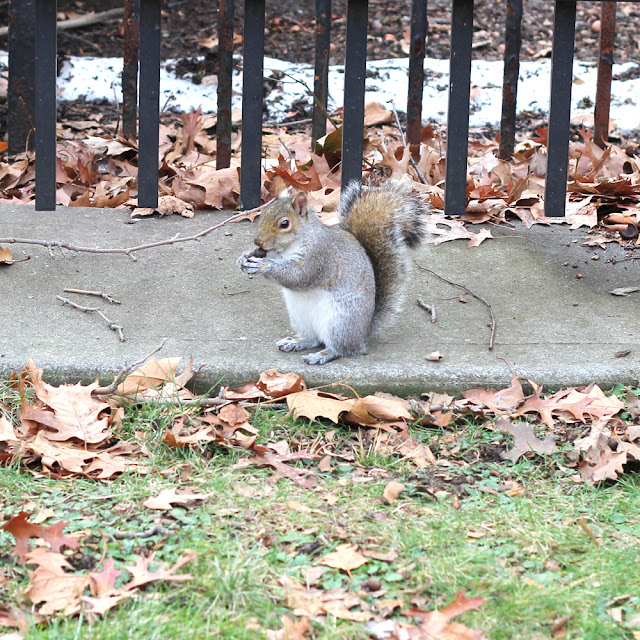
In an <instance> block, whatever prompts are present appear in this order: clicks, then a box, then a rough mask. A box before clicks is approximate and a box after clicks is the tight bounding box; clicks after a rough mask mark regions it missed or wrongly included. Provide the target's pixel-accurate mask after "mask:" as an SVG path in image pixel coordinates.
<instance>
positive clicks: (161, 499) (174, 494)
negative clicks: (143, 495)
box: [142, 487, 207, 511]
mask: <svg viewBox="0 0 640 640" xmlns="http://www.w3.org/2000/svg"><path fill="white" fill-rule="evenodd" d="M178 491H179V489H178V488H177V487H172V488H171V489H165V490H164V491H161V492H160V493H159V494H158V495H157V496H155V497H152V498H147V499H146V500H145V501H144V502H143V503H142V505H143V506H144V507H147V509H156V510H158V511H169V510H171V509H173V507H174V505H176V504H179V505H183V506H191V505H193V504H195V503H196V502H198V501H199V500H206V499H207V496H206V495H204V494H201V493H190V492H188V491H185V492H183V493H178Z"/></svg>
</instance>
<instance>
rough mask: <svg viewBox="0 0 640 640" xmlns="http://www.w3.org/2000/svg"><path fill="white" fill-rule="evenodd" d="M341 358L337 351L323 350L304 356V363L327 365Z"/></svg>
mask: <svg viewBox="0 0 640 640" xmlns="http://www.w3.org/2000/svg"><path fill="white" fill-rule="evenodd" d="M339 357H340V354H339V353H338V352H337V351H332V350H331V349H323V350H322V351H316V352H315V353H310V354H309V355H308V356H304V358H302V361H303V362H304V363H305V364H326V363H327V362H331V360H335V359H336V358H339Z"/></svg>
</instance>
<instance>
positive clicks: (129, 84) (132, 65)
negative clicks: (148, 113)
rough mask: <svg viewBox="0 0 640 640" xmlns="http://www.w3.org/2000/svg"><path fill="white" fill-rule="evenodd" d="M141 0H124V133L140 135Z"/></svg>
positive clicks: (133, 136) (132, 135) (133, 135)
mask: <svg viewBox="0 0 640 640" xmlns="http://www.w3.org/2000/svg"><path fill="white" fill-rule="evenodd" d="M139 18H140V2H139V0H124V64H123V67H122V133H123V135H124V137H125V138H133V139H135V138H136V136H137V135H138V62H139V58H140V55H139V54H140V49H139V47H138V40H139V38H140V22H139Z"/></svg>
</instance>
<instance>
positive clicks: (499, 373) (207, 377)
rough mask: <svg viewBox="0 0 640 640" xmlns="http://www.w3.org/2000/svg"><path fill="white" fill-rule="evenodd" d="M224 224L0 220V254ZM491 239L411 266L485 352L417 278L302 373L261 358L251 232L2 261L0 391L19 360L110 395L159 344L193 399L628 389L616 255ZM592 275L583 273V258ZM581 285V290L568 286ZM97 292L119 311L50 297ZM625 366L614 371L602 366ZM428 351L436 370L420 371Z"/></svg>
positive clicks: (272, 298)
mask: <svg viewBox="0 0 640 640" xmlns="http://www.w3.org/2000/svg"><path fill="white" fill-rule="evenodd" d="M227 215H228V214H218V213H202V214H199V215H197V216H196V217H195V218H194V219H192V220H186V219H180V218H178V217H171V218H163V219H158V218H152V219H144V220H141V221H138V222H136V223H135V224H129V214H128V212H126V211H119V210H95V209H81V208H77V209H76V208H72V209H63V208H59V209H58V211H56V212H55V213H46V212H38V213H36V212H34V210H33V208H32V207H25V206H11V205H2V206H0V238H6V237H20V238H35V239H44V240H64V241H69V242H73V243H76V244H79V245H82V246H91V247H96V246H100V247H112V248H123V247H129V246H135V245H138V244H143V243H146V242H151V241H156V240H162V239H166V238H171V237H173V236H174V235H175V234H180V235H182V236H188V235H192V234H194V233H196V232H198V231H200V230H203V229H205V228H208V227H210V226H212V225H213V224H215V223H216V222H217V221H221V220H223V219H224V218H225V217H227ZM493 233H494V235H495V236H500V238H499V239H496V240H489V241H486V242H485V243H483V244H482V245H481V246H480V247H478V248H476V249H467V248H466V247H465V243H464V242H461V241H456V242H447V243H444V244H442V245H439V246H432V245H428V246H426V247H424V248H423V249H421V250H420V251H418V252H416V253H415V258H416V259H417V261H418V262H420V263H421V264H423V265H425V266H428V267H429V268H431V269H433V270H434V271H436V272H437V273H439V274H440V275H442V276H444V277H446V278H448V279H450V280H452V281H454V282H458V283H462V284H464V285H466V286H467V287H469V288H470V289H471V290H472V291H474V292H475V293H477V294H478V295H479V296H481V297H482V298H484V299H485V300H486V301H487V302H488V303H489V304H491V306H492V308H493V312H494V314H495V317H496V320H497V334H496V343H495V349H494V351H493V352H490V351H489V350H488V348H487V346H488V341H489V328H488V326H487V324H488V322H489V314H488V310H487V308H486V307H485V306H484V305H483V304H481V303H480V302H478V301H477V300H475V299H473V298H472V297H471V296H468V295H467V296H466V300H467V302H466V304H462V303H460V302H459V301H458V299H457V296H459V294H460V293H461V291H460V290H458V289H456V288H453V287H451V286H450V285H448V284H446V283H444V282H441V281H440V280H438V279H437V278H435V277H433V276H432V275H430V274H428V273H426V272H423V271H419V270H418V269H415V270H414V273H413V278H412V282H411V285H410V290H409V293H408V296H407V301H406V304H405V308H404V311H403V313H402V315H401V316H400V318H399V319H398V322H397V324H396V326H395V327H394V328H393V329H391V330H390V331H388V333H387V334H386V335H385V336H384V337H383V339H378V340H375V341H373V342H372V344H371V345H370V349H369V353H368V355H366V356H360V357H356V358H348V359H340V360H337V361H335V362H332V363H330V364H327V365H324V366H322V367H311V366H308V365H304V364H303V363H302V361H301V356H300V354H295V353H281V352H280V351H278V350H277V349H276V348H275V346H274V343H275V341H276V340H277V339H279V338H281V337H283V336H284V335H287V334H288V333H289V326H288V320H287V315H286V310H285V308H284V303H283V301H282V298H281V296H280V294H279V293H278V291H277V289H276V287H274V286H273V285H272V284H270V283H268V282H266V281H265V280H264V279H263V278H261V277H255V278H252V279H250V278H249V277H248V276H246V275H245V274H244V273H242V272H241V271H240V269H239V268H238V267H237V266H236V258H237V256H238V255H239V254H240V253H241V252H242V251H244V250H245V249H247V248H249V247H251V246H252V239H253V225H252V224H251V223H249V222H242V223H236V224H229V225H226V226H224V227H223V228H221V229H219V230H217V231H214V232H212V233H211V234H209V235H207V236H205V237H204V238H202V239H201V240H200V241H199V242H187V243H181V244H174V245H170V246H164V247H158V248H154V249H151V250H146V251H141V252H139V253H138V254H137V258H138V259H137V261H135V262H134V261H133V260H132V259H131V258H129V257H127V256H125V255H104V254H103V255H99V254H91V253H74V252H69V251H64V252H61V251H60V250H54V251H53V253H52V254H50V253H49V251H48V250H47V249H46V248H44V247H40V246H27V245H18V244H16V245H13V246H12V247H11V249H12V251H13V253H14V257H16V258H20V257H21V256H22V255H23V254H26V255H31V260H29V261H28V262H24V263H20V264H14V265H12V266H10V267H6V266H5V267H0V292H1V300H2V304H1V305H0V375H2V376H6V375H8V374H9V373H10V372H11V371H12V370H17V369H21V368H22V367H23V366H24V365H25V363H26V362H27V361H28V360H29V358H32V359H33V360H34V361H35V363H36V364H37V365H38V366H39V367H44V369H45V377H46V378H47V379H49V380H53V381H57V382H59V381H63V380H65V381H71V382H75V381H77V380H79V379H82V380H84V381H89V380H91V379H93V378H95V377H96V376H99V377H100V378H101V379H102V380H103V381H107V380H109V379H111V377H112V376H113V374H114V373H116V372H118V371H119V370H120V369H121V368H122V366H123V365H124V364H125V363H127V364H130V363H133V362H135V361H137V360H139V359H140V358H142V357H143V356H144V355H146V354H147V353H148V352H150V351H151V350H152V349H153V348H154V347H156V346H157V345H158V344H159V342H160V339H161V338H163V337H166V338H167V339H168V340H167V343H166V346H165V348H164V349H163V351H162V352H161V354H160V355H162V356H170V355H179V356H184V357H185V362H186V359H187V358H188V357H189V356H193V358H194V360H195V363H196V368H197V367H198V366H200V365H203V366H202V369H201V370H200V371H199V374H198V385H199V387H200V388H201V389H203V388H208V387H216V386H217V385H219V384H220V383H221V382H223V383H224V384H230V385H236V384H240V383H243V382H245V381H247V380H251V379H254V380H255V379H256V376H257V375H258V374H259V373H260V372H261V371H263V370H265V369H269V368H273V367H276V368H278V369H279V370H280V371H296V372H300V373H304V375H305V379H306V381H307V383H308V384H309V385H314V386H315V385H321V384H326V383H330V382H334V381H336V380H341V379H343V378H350V380H349V383H350V384H352V385H353V386H355V387H356V388H358V389H360V390H363V391H364V390H371V389H380V390H386V391H390V392H396V393H400V394H415V393H420V392H424V391H428V390H447V391H461V390H465V389H468V388H471V387H474V386H480V385H482V386H496V385H498V386H499V385H506V384H508V382H509V380H510V378H511V372H510V370H509V367H511V368H513V370H515V372H516V373H517V374H518V375H519V376H523V377H526V378H529V379H531V380H533V381H535V382H536V383H538V384H544V385H545V386H546V387H548V388H551V387H560V386H565V385H579V384H587V383H589V382H597V383H598V384H601V385H604V386H611V385H613V384H615V383H616V382H633V381H634V380H637V377H638V375H639V374H640V331H639V330H638V329H639V327H640V293H635V294H632V295H631V296H630V297H616V296H613V295H611V294H610V293H609V291H610V290H611V289H614V288H616V287H628V286H634V285H638V286H640V271H639V270H640V264H638V263H637V262H634V261H626V262H620V263H617V264H611V263H610V262H608V259H609V258H614V257H616V258H621V257H623V256H624V252H623V251H622V250H621V249H620V248H619V247H617V246H613V245H612V246H609V247H608V248H607V250H606V251H603V250H601V249H593V248H587V247H584V246H582V242H583V241H584V239H585V232H584V231H580V230H578V231H573V232H571V231H569V230H568V228H567V227H566V226H565V225H554V226H552V227H543V226H538V227H534V228H533V229H531V230H526V229H524V228H522V227H516V228H514V229H509V228H507V227H503V228H500V229H495V230H494V231H493ZM598 254H599V255H600V259H599V260H593V259H592V257H593V256H594V255H598ZM577 274H581V275H582V276H583V277H582V278H576V275H577ZM69 287H71V288H77V289H90V290H101V291H105V292H107V293H110V294H111V295H113V296H114V297H115V298H117V299H118V300H120V301H121V302H122V304H121V305H119V306H118V305H110V304H108V303H107V302H105V301H103V300H99V299H96V298H91V297H88V296H78V295H73V294H64V293H63V290H64V289H65V288H69ZM56 294H59V295H65V296H68V297H70V298H72V299H74V300H76V301H77V302H79V303H80V304H83V305H85V306H100V307H102V308H103V309H104V311H105V312H106V314H107V315H108V316H109V317H110V318H111V319H112V320H113V321H114V322H116V323H117V324H121V325H123V326H124V333H125V336H126V342H124V343H121V342H119V340H118V338H117V336H116V334H115V333H113V332H112V331H109V329H108V328H107V326H106V324H104V323H103V322H102V321H101V320H100V319H99V318H98V317H97V316H96V315H95V314H83V313H81V312H79V311H77V310H75V309H72V308H70V307H68V306H62V305H61V304H60V303H59V302H57V301H56V297H55V296H56ZM417 297H421V298H423V299H424V300H425V302H427V303H428V304H434V305H435V306H436V310H437V322H436V323H435V324H432V323H431V322H430V321H429V318H428V316H427V314H426V312H425V311H424V310H422V309H421V308H419V307H418V306H417V305H416V304H415V300H416V298H417ZM622 350H631V353H630V355H628V356H627V357H623V358H619V357H615V354H616V352H619V351H622ZM433 351H441V352H442V353H443V354H444V359H443V360H442V361H440V362H429V361H427V360H426V356H427V355H428V354H429V353H431V352H433Z"/></svg>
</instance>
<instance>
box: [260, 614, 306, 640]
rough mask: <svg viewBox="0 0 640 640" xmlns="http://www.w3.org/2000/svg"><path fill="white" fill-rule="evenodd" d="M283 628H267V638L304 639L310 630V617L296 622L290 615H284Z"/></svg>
mask: <svg viewBox="0 0 640 640" xmlns="http://www.w3.org/2000/svg"><path fill="white" fill-rule="evenodd" d="M280 620H281V621H282V629H279V630H278V631H274V630H273V629H267V640H304V638H305V637H307V633H308V632H309V631H310V629H311V626H310V624H309V618H302V619H301V620H299V621H298V622H294V621H293V620H292V619H291V618H290V617H289V616H282V617H281V618H280Z"/></svg>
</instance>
